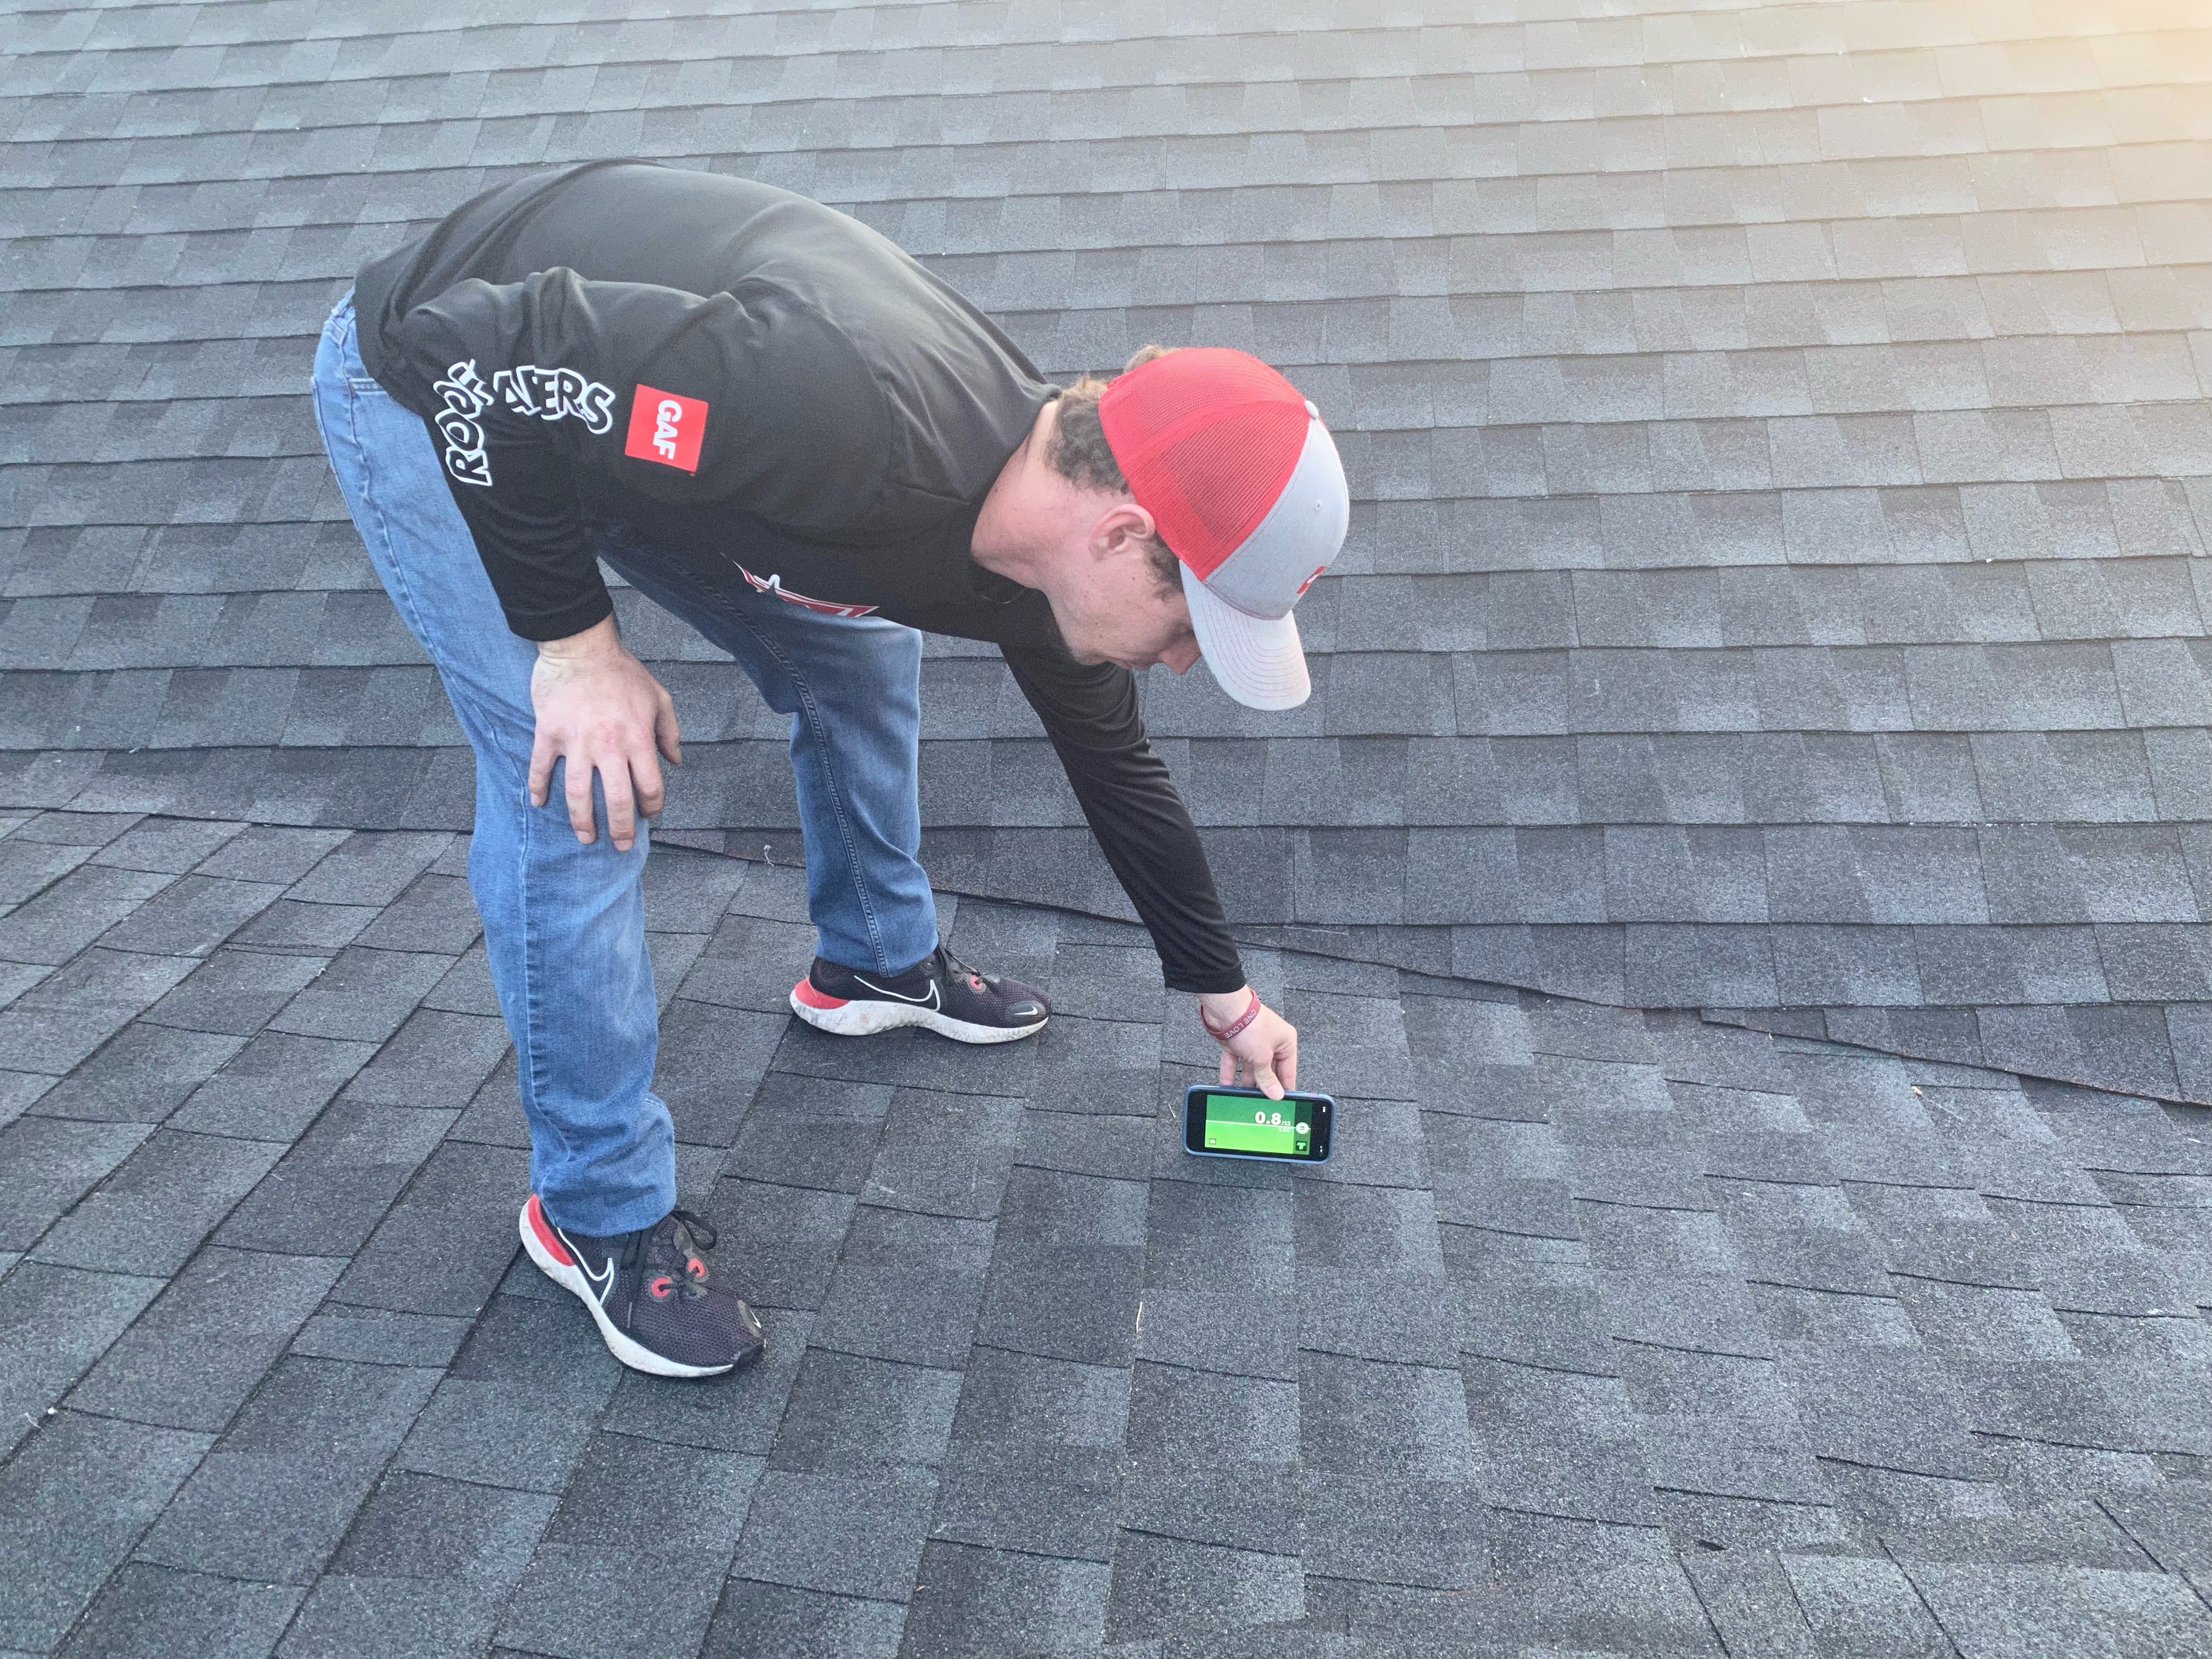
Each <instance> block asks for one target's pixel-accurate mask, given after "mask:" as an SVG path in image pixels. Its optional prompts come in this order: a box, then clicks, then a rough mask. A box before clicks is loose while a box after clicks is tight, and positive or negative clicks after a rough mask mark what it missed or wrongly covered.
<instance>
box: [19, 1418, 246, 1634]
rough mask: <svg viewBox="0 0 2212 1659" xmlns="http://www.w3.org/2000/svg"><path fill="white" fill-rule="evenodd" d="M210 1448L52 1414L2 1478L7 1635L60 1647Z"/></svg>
mask: <svg viewBox="0 0 2212 1659" xmlns="http://www.w3.org/2000/svg"><path fill="white" fill-rule="evenodd" d="M208 1444H209V1439H208V1437H207V1436H205V1435H203V1434H187V1433H182V1432H179V1431H175V1430H172V1429H160V1428H149V1427H144V1426H142V1425H138V1424H135V1423H123V1422H116V1421H111V1420H108V1419H101V1418H97V1417H87V1416H84V1415H82V1414H81V1413H76V1412H70V1413H64V1414H63V1415H60V1416H58V1417H55V1418H52V1419H48V1420H47V1421H46V1423H45V1424H44V1425H42V1426H41V1428H40V1431H39V1433H38V1434H37V1436H36V1437H34V1438H33V1439H32V1441H31V1442H30V1443H29V1444H28V1445H27V1446H26V1447H25V1448H24V1449H23V1451H22V1452H21V1455H19V1456H18V1457H16V1458H15V1461H14V1462H12V1463H10V1464H9V1468H8V1470H7V1473H6V1475H5V1477H4V1478H3V1479H0V1516H4V1519H0V1528H5V1529H6V1532H7V1534H8V1535H9V1537H10V1538H11V1541H12V1543H13V1547H11V1548H10V1549H9V1551H8V1553H7V1556H6V1558H5V1559H7V1560H8V1561H9V1562H10V1563H11V1564H12V1570H11V1571H9V1573H8V1576H7V1577H8V1585H9V1595H8V1597H7V1602H8V1607H9V1612H8V1614H7V1617H6V1620H5V1622H4V1624H0V1630H4V1631H5V1633H6V1639H7V1640H8V1641H9V1643H11V1644H16V1645H20V1646H22V1647H24V1648H27V1649H36V1650H45V1649H49V1648H51V1647H52V1646H53V1645H54V1644H56V1643H58V1641H59V1640H60V1639H61V1638H62V1637H63V1636H64V1633H66V1632H68V1630H69V1628H70V1624H71V1623H72V1621H73V1620H76V1617H77V1615H78V1614H79V1613H80V1612H81V1611H82V1608H83V1607H84V1606H85V1604H86V1603H87V1602H88V1601H90V1600H91V1599H92V1597H93V1595H94V1593H95V1592H96V1591H97V1590H98V1589H99V1588H100V1584H101V1583H102V1582H103V1581H104V1580H105V1579H106V1577H107V1576H108V1574H109V1573H110V1572H112V1571H113V1570H114V1569H115V1568H116V1567H117V1566H118V1565H120V1564H121V1562H122V1560H123V1558H124V1557H125V1555H126V1554H127V1553H129V1551H130V1549H131V1545H132V1543H133V1541H135V1540H136V1539H137V1535H138V1534H139V1532H140V1531H141V1530H142V1529H143V1528H144V1527H145V1526H146V1525H147V1524H148V1522H150V1521H152V1520H153V1519H154V1517H155V1516H157V1515H158V1514H160V1513H161V1508H162V1506H163V1505H164V1504H167V1502H168V1501H169V1499H170V1498H171V1496H172V1495H173V1493H174V1492H176V1490H177V1488H178V1486H179V1485H181V1484H182V1483H183V1481H184V1480H185V1477H186V1476H187V1475H188V1474H191V1469H192V1466H193V1465H194V1464H195V1463H197V1462H198V1461H199V1459H200V1456H201V1455H202V1454H203V1453H204V1451H205V1450H206V1449H207V1447H208Z"/></svg>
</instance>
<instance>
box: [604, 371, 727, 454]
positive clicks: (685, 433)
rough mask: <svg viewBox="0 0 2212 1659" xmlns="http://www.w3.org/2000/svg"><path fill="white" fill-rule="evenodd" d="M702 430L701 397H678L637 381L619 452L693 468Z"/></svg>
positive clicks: (703, 411) (704, 417)
mask: <svg viewBox="0 0 2212 1659" xmlns="http://www.w3.org/2000/svg"><path fill="white" fill-rule="evenodd" d="M706 432H707V404H706V402H705V400H704V399H702V398H679V397H678V396H677V395H676V393H674V392H663V391H662V390H661V389H660V388H659V386H647V385H645V384H643V383H642V382H640V383H639V386H638V388H637V395H636V397H635V398H632V399H631V400H630V406H629V441H628V442H626V443H624V444H623V454H625V455H635V457H637V459H639V460H641V461H658V462H659V463H660V465H663V466H674V467H681V468H682V469H683V470H684V471H686V472H696V471H698V470H699V440H700V439H701V438H702V437H704V436H705V435H706Z"/></svg>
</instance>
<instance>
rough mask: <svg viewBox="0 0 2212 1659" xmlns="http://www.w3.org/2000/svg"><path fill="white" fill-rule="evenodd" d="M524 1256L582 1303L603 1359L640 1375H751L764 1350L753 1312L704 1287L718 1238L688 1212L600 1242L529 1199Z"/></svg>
mask: <svg viewBox="0 0 2212 1659" xmlns="http://www.w3.org/2000/svg"><path fill="white" fill-rule="evenodd" d="M522 1248H523V1249H526V1250H527V1251H529V1252H530V1259H531V1260H532V1261H535V1262H536V1263H537V1264H538V1267H539V1268H540V1269H541V1270H542V1271H543V1272H544V1274H545V1276H546V1277H547V1278H548V1279H551V1280H552V1281H553V1282H554V1283H555V1284H556V1285H567V1286H568V1288H569V1289H570V1290H572V1291H574V1292H575V1293H576V1294H577V1296H578V1297H581V1298H582V1300H583V1304H584V1305H585V1306H586V1308H589V1309H590V1310H592V1319H594V1320H595V1321H597V1322H598V1323H599V1334H600V1335H601V1336H602V1337H604V1338H605V1339H606V1344H607V1351H608V1352H610V1353H611V1354H613V1355H614V1357H615V1358H617V1359H619V1360H621V1361H622V1363H623V1364H625V1365H627V1366H629V1368H630V1369H631V1370H634V1371H649V1372H651V1373H652V1374H653V1376H720V1375H721V1374H722V1373H723V1372H724V1371H733V1370H737V1369H738V1366H740V1365H750V1364H752V1362H753V1361H754V1360H756V1359H758V1358H760V1357H761V1350H762V1348H763V1346H766V1345H765V1343H764V1341H763V1338H762V1336H761V1324H760V1321H759V1320H758V1319H757V1318H755V1317H754V1316H753V1310H751V1309H750V1308H748V1307H747V1306H745V1304H744V1303H743V1302H741V1301H739V1300H738V1297H737V1295H736V1293H735V1292H733V1291H730V1290H728V1289H726V1287H724V1286H722V1285H714V1284H710V1283H708V1278H707V1264H706V1263H705V1262H703V1261H701V1260H700V1259H699V1252H700V1251H702V1250H711V1249H714V1229H713V1228H712V1227H710V1226H708V1225H707V1224H706V1223H705V1222H704V1221H702V1219H700V1218H698V1217H697V1216H696V1215H694V1214H692V1213H691V1212H690V1211H689V1210H671V1211H670V1212H668V1213H667V1214H666V1215H665V1216H663V1217H662V1218H660V1220H659V1223H657V1224H656V1225H653V1226H650V1227H641V1228H639V1229H638V1230H637V1231H635V1232H634V1233H616V1234H613V1235H612V1236H611V1237H605V1238H601V1237H594V1236H593V1235H592V1234H589V1233H572V1232H570V1231H568V1229H566V1228H565V1227H556V1226H555V1225H553V1224H552V1223H551V1222H550V1221H548V1220H547V1219H546V1218H545V1212H544V1210H542V1209H540V1208H539V1207H538V1194H535V1193H532V1194H531V1195H530V1201H529V1202H528V1203H527V1204H525V1205H524V1206H522Z"/></svg>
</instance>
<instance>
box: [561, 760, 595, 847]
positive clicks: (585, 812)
mask: <svg viewBox="0 0 2212 1659" xmlns="http://www.w3.org/2000/svg"><path fill="white" fill-rule="evenodd" d="M563 761H564V764H563V765H562V769H561V770H562V794H564V795H566V796H567V797H568V827H569V828H570V829H573V830H574V831H575V832H576V839H577V840H578V841H580V842H583V843H584V845H585V846H586V847H589V846H590V845H591V844H592V841H593V840H594V839H596V838H597V836H598V835H599V826H598V825H597V824H596V823H592V768H591V766H590V764H589V763H586V762H582V761H580V760H579V758H578V757H576V756H574V755H568V756H566V757H563Z"/></svg>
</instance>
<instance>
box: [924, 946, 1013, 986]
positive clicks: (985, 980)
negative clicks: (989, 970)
mask: <svg viewBox="0 0 2212 1659" xmlns="http://www.w3.org/2000/svg"><path fill="white" fill-rule="evenodd" d="M937 954H938V955H939V956H940V957H943V958H944V959H945V977H946V978H947V979H964V980H966V981H968V987H969V989H970V990H973V991H981V990H985V989H989V990H993V991H995V990H997V989H998V988H999V977H998V975H995V974H979V973H977V972H976V971H975V969H973V968H970V967H969V965H968V964H967V963H964V962H963V961H961V960H960V958H959V957H956V956H954V955H953V954H952V952H951V951H948V950H946V949H945V947H944V946H943V945H939V946H938V947H937Z"/></svg>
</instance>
